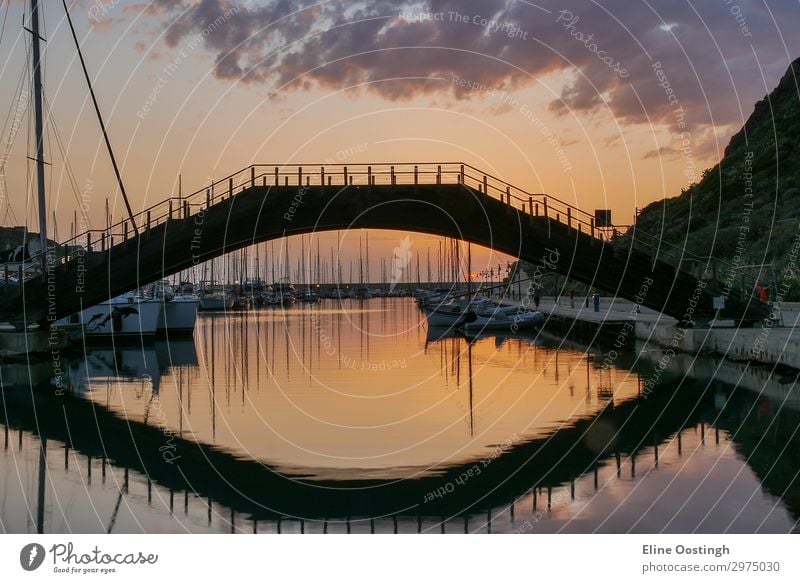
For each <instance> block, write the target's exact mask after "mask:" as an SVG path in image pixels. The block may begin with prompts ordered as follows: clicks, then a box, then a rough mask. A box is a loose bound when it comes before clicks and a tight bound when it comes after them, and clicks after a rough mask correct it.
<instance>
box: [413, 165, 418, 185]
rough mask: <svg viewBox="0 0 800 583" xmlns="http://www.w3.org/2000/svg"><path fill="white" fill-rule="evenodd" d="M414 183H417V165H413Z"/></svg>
mask: <svg viewBox="0 0 800 583" xmlns="http://www.w3.org/2000/svg"><path fill="white" fill-rule="evenodd" d="M414 184H415V185H416V184H419V166H417V165H416V164H415V165H414Z"/></svg>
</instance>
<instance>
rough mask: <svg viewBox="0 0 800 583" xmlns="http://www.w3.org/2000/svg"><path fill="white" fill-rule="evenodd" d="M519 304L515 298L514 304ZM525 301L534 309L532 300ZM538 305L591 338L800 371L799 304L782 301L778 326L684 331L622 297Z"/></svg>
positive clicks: (719, 325)
mask: <svg viewBox="0 0 800 583" xmlns="http://www.w3.org/2000/svg"><path fill="white" fill-rule="evenodd" d="M515 303H516V302H515ZM525 305H526V306H528V307H530V308H533V304H532V303H528V302H527V301H526V302H525ZM539 309H540V310H541V311H542V312H544V313H545V314H547V315H549V320H548V323H547V325H546V328H547V329H549V330H553V331H557V332H561V333H564V332H569V333H577V334H578V335H581V336H583V338H586V337H587V336H590V337H597V338H602V339H604V340H606V341H608V340H612V341H614V342H617V343H618V344H619V345H620V346H622V345H625V346H631V343H632V342H633V341H634V340H639V341H645V342H647V343H648V344H650V345H655V346H659V347H662V348H664V349H666V350H670V349H672V350H674V351H675V352H680V353H686V354H715V355H718V356H723V357H725V358H728V359H730V360H734V361H740V362H757V363H762V364H773V365H775V364H777V365H782V366H788V367H791V368H796V369H800V327H798V326H800V303H783V304H782V306H781V309H780V310H779V312H778V313H779V314H780V318H779V322H777V323H776V324H775V325H772V326H770V325H766V324H763V325H761V326H755V327H752V328H742V327H736V326H735V325H734V322H733V321H731V320H720V321H717V322H712V324H711V325H710V326H708V327H703V328H700V327H697V328H690V329H682V328H678V327H677V320H676V319H675V318H672V317H670V316H665V315H664V314H661V313H659V312H657V311H655V310H651V309H649V308H645V307H640V308H639V310H638V312H637V311H636V309H635V304H634V303H633V302H630V301H628V300H624V299H619V298H609V297H602V298H600V310H599V311H598V312H595V311H594V306H593V305H592V302H591V300H590V302H589V306H588V307H586V306H585V302H584V298H575V307H572V305H571V302H570V300H569V298H564V297H562V298H558V299H557V298H553V297H544V298H542V301H541V303H540V305H539Z"/></svg>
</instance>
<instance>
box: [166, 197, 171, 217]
mask: <svg viewBox="0 0 800 583" xmlns="http://www.w3.org/2000/svg"><path fill="white" fill-rule="evenodd" d="M168 204H169V210H168V211H167V213H168V214H167V218H169V220H170V221H171V220H172V199H169V203H168Z"/></svg>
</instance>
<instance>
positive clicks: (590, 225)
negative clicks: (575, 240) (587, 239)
mask: <svg viewBox="0 0 800 583" xmlns="http://www.w3.org/2000/svg"><path fill="white" fill-rule="evenodd" d="M589 228H590V229H591V230H592V237H594V217H592V218H591V219H589Z"/></svg>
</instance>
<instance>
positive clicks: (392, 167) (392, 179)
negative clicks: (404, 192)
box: [389, 166, 394, 186]
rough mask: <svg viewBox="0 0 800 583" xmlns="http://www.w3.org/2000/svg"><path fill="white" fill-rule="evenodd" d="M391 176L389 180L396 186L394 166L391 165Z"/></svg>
mask: <svg viewBox="0 0 800 583" xmlns="http://www.w3.org/2000/svg"><path fill="white" fill-rule="evenodd" d="M389 176H390V179H389V182H390V183H391V185H392V186H394V166H389Z"/></svg>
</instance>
